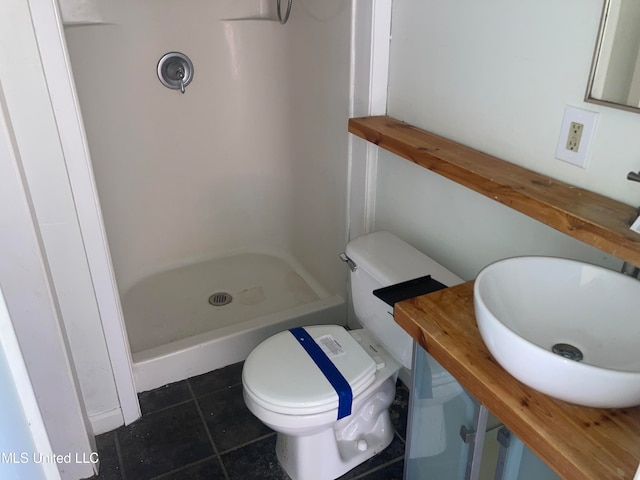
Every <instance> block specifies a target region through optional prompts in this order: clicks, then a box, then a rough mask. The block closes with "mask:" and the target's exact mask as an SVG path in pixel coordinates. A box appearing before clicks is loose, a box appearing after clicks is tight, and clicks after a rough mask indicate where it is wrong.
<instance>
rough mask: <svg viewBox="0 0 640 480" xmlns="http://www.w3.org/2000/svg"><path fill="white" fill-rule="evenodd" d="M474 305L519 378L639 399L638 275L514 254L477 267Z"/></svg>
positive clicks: (566, 393)
mask: <svg viewBox="0 0 640 480" xmlns="http://www.w3.org/2000/svg"><path fill="white" fill-rule="evenodd" d="M474 304H475V312H476V320H477V322H478V327H479V329H480V334H481V335H482V339H483V340H484V343H485V344H486V346H487V348H488V349H489V351H490V352H491V354H492V355H493V357H494V358H495V359H496V361H497V362H498V363H499V364H500V365H502V367H504V369H505V370H507V372H509V373H510V374H511V375H513V376H514V377H515V378H517V379H518V380H520V381H521V382H522V383H524V384H526V385H528V386H530V387H531V388H534V389H536V390H538V391H540V392H542V393H546V394H547V395H550V396H552V397H555V398H558V399H560V400H565V401H567V402H571V403H575V404H578V405H585V406H589V407H599V408H622V407H631V406H636V405H640V281H638V280H636V279H633V278H630V277H627V276H624V275H622V274H620V273H617V272H614V271H612V270H608V269H605V268H602V267H598V266H594V265H590V264H586V263H582V262H578V261H574V260H566V259H561V258H552V257H517V258H509V259H506V260H500V261H498V262H496V263H493V264H491V265H489V266H487V267H486V268H485V269H484V270H482V271H481V272H480V274H479V275H478V278H477V279H476V282H475V285H474ZM553 350H555V351H556V352H557V353H554V352H553ZM563 355H564V356H563ZM565 356H566V358H565ZM580 357H582V358H580Z"/></svg>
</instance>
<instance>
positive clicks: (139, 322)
mask: <svg viewBox="0 0 640 480" xmlns="http://www.w3.org/2000/svg"><path fill="white" fill-rule="evenodd" d="M227 295H230V296H231V301H230V302H229V303H226V304H224V305H220V306H218V305H217V303H219V302H217V301H220V300H223V301H226V300H228V299H227V298H225V297H226V296H227ZM210 299H211V301H210ZM222 303H224V302H222ZM122 309H123V313H124V318H125V324H126V326H127V334H128V337H129V343H130V345H131V351H132V356H133V371H134V377H135V381H136V389H137V390H138V392H143V391H147V390H151V389H153V388H157V387H159V386H162V385H166V384H167V383H171V382H176V381H179V380H183V379H185V378H188V377H192V376H194V375H200V374H202V373H206V372H209V371H211V370H215V369H217V368H222V367H224V366H226V365H230V364H232V363H236V362H239V361H242V360H244V359H245V358H246V357H247V355H248V354H249V352H251V350H253V348H255V346H256V345H258V343H260V342H261V341H263V340H264V339H266V338H268V337H269V336H271V335H274V334H275V333H278V332H280V331H282V330H285V329H287V328H292V327H295V326H303V325H312V324H342V325H344V324H345V323H346V313H345V311H346V308H345V301H344V299H343V298H342V297H341V296H339V295H330V294H329V293H328V292H326V291H325V290H324V289H323V288H322V287H321V286H320V285H319V284H318V283H317V282H316V281H315V280H314V279H313V278H312V277H311V276H310V275H308V274H307V273H306V272H305V271H304V270H303V269H302V267H301V266H300V265H299V264H298V263H297V262H296V261H295V260H293V259H292V258H284V257H278V256H274V255H268V254H262V253H245V254H240V255H234V256H229V257H223V258H217V259H213V260H210V261H206V262H202V263H198V264H193V265H188V266H184V267H180V268H176V269H172V270H168V271H165V272H160V273H157V274H154V275H152V276H149V277H147V278H145V279H143V280H141V281H140V282H138V283H137V284H136V285H134V286H133V287H131V288H130V289H129V290H128V291H127V292H126V293H125V294H124V295H123V298H122Z"/></svg>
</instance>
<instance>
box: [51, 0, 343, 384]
mask: <svg viewBox="0 0 640 480" xmlns="http://www.w3.org/2000/svg"><path fill="white" fill-rule="evenodd" d="M62 3H63V4H64V2H62ZM272 3H273V5H272ZM283 3H285V2H283ZM274 5H275V0H273V2H271V1H267V0H233V1H232V0H137V1H135V2H131V1H129V0H102V1H96V2H94V3H93V7H92V11H91V15H92V19H91V21H90V22H88V23H87V22H84V23H83V21H82V19H81V20H80V24H78V25H72V24H69V23H67V25H66V28H65V35H66V40H67V44H68V48H69V52H70V57H71V64H72V69H73V73H74V77H75V81H76V87H77V90H78V95H79V99H80V106H81V108H82V113H83V117H84V123H85V127H86V130H87V136H88V140H89V146H90V150H91V156H92V163H93V169H94V173H95V178H96V183H97V187H98V193H99V197H100V202H101V206H102V212H103V216H104V221H105V226H106V231H107V237H108V241H109V247H110V250H111V256H112V261H113V265H114V269H115V273H116V278H117V282H118V288H119V291H120V294H121V298H122V303H123V310H124V316H125V323H127V330H128V331H129V340H130V343H131V346H132V352H133V358H134V372H135V373H136V376H137V383H138V389H139V390H145V389H148V388H153V387H155V386H158V385H160V384H162V383H167V382H168V381H172V380H177V379H178V378H179V377H181V376H182V377H183V376H185V375H187V376H188V375H195V374H199V373H203V372H205V371H208V370H212V369H214V368H217V367H220V366H223V365H224V364H226V363H232V362H235V361H238V360H240V359H242V357H243V356H244V355H246V353H245V350H246V351H247V352H248V349H250V348H251V347H252V344H254V343H255V342H257V341H259V340H261V339H262V338H263V337H264V336H266V335H268V334H271V333H274V332H275V331H278V330H281V329H283V328H287V327H288V326H289V325H293V324H295V323H300V322H302V323H305V322H307V323H308V322H318V321H326V322H328V323H344V322H345V321H346V320H345V314H344V310H345V309H344V300H343V299H344V298H345V297H346V295H345V289H346V277H347V275H346V271H345V267H344V266H343V264H342V263H341V262H340V261H339V258H338V254H339V253H340V252H341V251H342V250H343V248H344V245H345V242H346V236H347V233H346V211H347V208H346V196H347V174H348V169H347V159H348V134H347V128H346V125H347V118H348V108H349V45H350V22H351V10H350V2H347V1H346V0H297V1H294V5H293V11H292V13H291V17H290V19H289V22H288V23H287V24H286V25H280V24H279V23H277V22H274V21H265V20H255V19H251V20H246V19H238V18H250V17H254V16H260V15H262V16H264V15H267V16H268V15H270V14H272V13H273V12H272V11H271V9H272V8H273V6H274ZM63 12H64V8H63ZM80 13H82V12H80ZM172 51H179V52H182V53H184V54H186V55H187V56H189V58H190V59H191V60H192V62H193V65H194V78H193V81H192V82H191V84H190V85H189V86H188V87H187V88H186V92H185V93H184V94H181V93H180V91H179V90H170V89H168V88H166V87H165V86H163V85H162V84H161V83H160V81H159V80H158V78H157V75H156V65H157V62H158V60H159V59H160V58H161V57H162V56H163V55H164V54H165V53H167V52H172ZM265 255H266V256H265ZM234 259H238V262H236V263H234ZM261 265H264V267H262V266H261ZM269 265H271V266H272V267H270V266H269ZM269 268H271V269H272V270H271V271H272V272H273V274H272V276H269V275H271V274H268V273H265V272H266V271H267V270H269ZM252 269H253V270H252ZM167 272H170V274H171V275H170V276H167V275H168V273H167ZM243 276H244V277H243ZM236 277H243V278H244V279H240V280H238V278H236ZM263 277H264V278H263ZM247 278H248V279H249V280H247ZM278 282H280V283H282V289H284V293H282V298H283V301H282V302H283V303H282V305H281V306H279V305H278V302H279V300H277V299H276V300H273V298H275V297H273V296H277V295H278V294H276V293H273V295H272V291H271V289H273V288H275V287H276V286H277V284H278ZM225 289H226V290H235V291H234V292H230V293H234V294H238V297H237V300H235V299H234V302H236V304H237V305H239V307H238V308H245V310H246V309H249V310H250V311H253V312H255V313H247V312H246V311H242V310H241V309H240V310H237V311H232V310H227V312H231V313H230V314H229V315H227V316H228V317H229V318H227V319H226V320H216V310H218V311H219V312H223V309H225V308H227V307H214V306H211V305H209V304H208V295H209V294H213V293H215V291H216V290H225ZM272 297H273V298H272ZM285 297H286V298H285ZM292 299H293V300H292ZM271 300H273V302H275V303H274V304H273V305H271V306H268V304H269V302H270V301H271ZM181 302H182V303H181ZM273 302H272V303H273ZM230 305H233V302H232V304H230ZM242 305H243V306H244V307H241V306H242ZM258 305H262V306H265V308H266V310H264V311H261V310H260V309H259V308H258ZM279 310H284V311H285V313H284V315H280V313H281V312H280V311H279ZM203 312H204V313H203ZM139 313H140V314H142V316H144V315H145V314H146V315H147V317H153V318H146V319H145V320H144V321H145V322H147V323H146V324H143V323H140V320H139V319H138V320H136V319H134V318H132V317H134V316H136V315H137V314H139ZM198 315H205V316H207V315H208V316H209V317H210V318H207V319H205V320H204V322H205V324H202V322H201V323H200V324H198V325H194V324H192V323H190V322H191V321H192V320H193V318H195V317H196V316H198ZM247 315H248V317H247V318H245V316H247ZM252 315H253V316H254V317H255V316H257V317H259V318H258V319H257V320H256V319H255V318H250V317H251V316H252ZM218 317H220V315H218ZM243 320H247V321H249V320H251V321H253V323H251V322H249V323H247V324H246V327H243V326H241V325H240V323H241V321H243ZM132 321H134V322H138V323H137V324H135V325H134V324H132ZM154 322H155V323H154ZM206 322H209V324H206ZM216 322H222V324H220V325H218V324H217V323H216ZM168 324H173V326H175V329H174V328H173V327H172V326H168ZM216 330H218V332H222V334H220V335H217V337H218V338H217V340H216V341H217V343H215V345H214V344H210V347H211V349H209V350H207V349H202V348H200V347H201V346H202V345H203V344H205V343H207V341H209V340H211V338H212V337H211V335H210V334H209V332H210V331H216ZM246 331H251V332H252V333H251V334H250V335H249V336H246V335H244V336H242V335H241V333H242V332H246ZM214 336H215V335H214ZM240 337H242V339H240ZM193 339H196V340H197V342H195V343H194V341H193ZM234 339H235V340H234ZM225 342H226V345H227V346H226V347H225V346H224V345H225ZM234 342H236V343H234ZM238 342H240V343H238ZM167 344H169V345H167ZM196 344H197V345H196ZM189 347H196V348H189ZM180 349H182V353H183V354H185V352H186V356H185V355H182V356H181V355H178V353H179V352H178V350H180ZM177 352H178V353H177ZM189 352H190V353H189ZM158 361H159V362H160V363H158ZM158 371H162V372H164V373H161V374H160V373H158Z"/></svg>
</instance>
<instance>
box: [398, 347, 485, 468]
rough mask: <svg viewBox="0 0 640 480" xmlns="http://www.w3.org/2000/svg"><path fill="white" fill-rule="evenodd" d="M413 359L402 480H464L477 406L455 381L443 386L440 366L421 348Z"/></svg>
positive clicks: (470, 450)
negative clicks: (403, 479) (465, 434)
mask: <svg viewBox="0 0 640 480" xmlns="http://www.w3.org/2000/svg"><path fill="white" fill-rule="evenodd" d="M413 358H414V360H413V363H414V365H413V375H412V377H413V382H412V384H413V385H412V388H411V396H410V400H409V402H410V403H409V426H408V433H407V438H408V444H407V447H406V449H405V452H406V453H405V458H406V460H405V479H407V480H419V479H438V480H464V479H465V478H466V476H467V470H468V467H467V463H468V459H469V457H470V454H471V455H472V446H473V443H472V442H470V441H469V438H470V437H469V436H468V435H471V436H473V431H474V430H475V429H476V427H475V426H474V420H476V417H477V411H478V408H479V404H478V402H476V401H475V400H474V399H473V398H472V397H471V396H470V395H469V394H468V393H467V392H466V391H465V390H464V389H463V388H462V387H461V386H460V384H458V383H457V382H456V383H455V384H451V385H447V386H443V385H442V382H439V380H441V378H438V376H439V375H442V372H443V369H442V367H441V366H439V365H438V364H437V362H435V360H434V359H433V358H432V357H430V356H429V354H428V353H427V352H426V351H425V350H424V349H422V348H421V347H419V346H418V347H417V348H415V349H414V357H413ZM434 375H435V376H436V381H435V385H434V382H433V379H432V378H433V376H434ZM439 383H440V385H438V384H439ZM461 426H464V427H465V430H466V432H467V433H468V435H467V438H466V441H465V439H463V437H462V436H461V435H460V429H461Z"/></svg>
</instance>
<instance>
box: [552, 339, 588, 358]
mask: <svg viewBox="0 0 640 480" xmlns="http://www.w3.org/2000/svg"><path fill="white" fill-rule="evenodd" d="M551 351H552V352H553V353H555V354H556V355H560V356H561V357H564V358H568V359H569V360H574V361H576V362H579V361H580V360H582V352H581V351H580V349H579V348H578V347H574V346H573V345H569V344H568V343H556V344H555V345H554V346H553V347H551Z"/></svg>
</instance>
